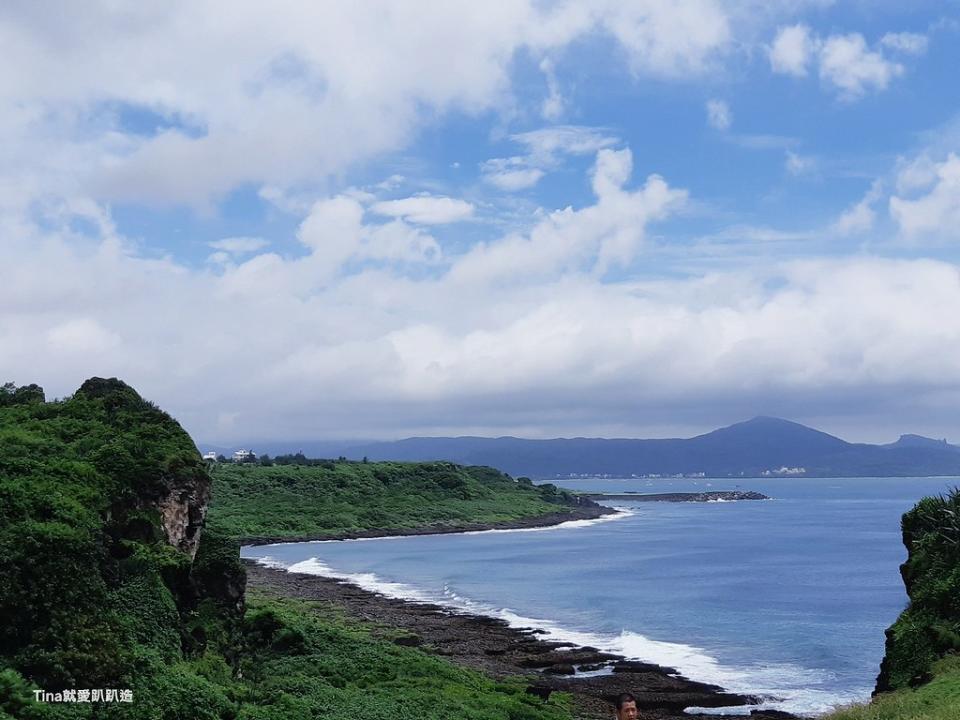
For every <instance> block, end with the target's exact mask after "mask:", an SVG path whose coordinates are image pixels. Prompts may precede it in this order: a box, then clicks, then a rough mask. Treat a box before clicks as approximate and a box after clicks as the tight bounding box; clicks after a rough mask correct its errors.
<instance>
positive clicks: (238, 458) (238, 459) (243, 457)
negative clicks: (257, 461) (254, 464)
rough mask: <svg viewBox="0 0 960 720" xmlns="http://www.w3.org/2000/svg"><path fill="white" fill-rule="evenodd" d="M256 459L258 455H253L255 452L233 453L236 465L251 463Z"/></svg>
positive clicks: (240, 451)
mask: <svg viewBox="0 0 960 720" xmlns="http://www.w3.org/2000/svg"><path fill="white" fill-rule="evenodd" d="M254 458H256V455H254V454H253V450H237V451H236V452H235V453H233V461H234V462H235V463H242V462H249V461H251V460H253V459H254Z"/></svg>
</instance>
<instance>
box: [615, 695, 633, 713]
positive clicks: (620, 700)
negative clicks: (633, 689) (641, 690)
mask: <svg viewBox="0 0 960 720" xmlns="http://www.w3.org/2000/svg"><path fill="white" fill-rule="evenodd" d="M628 702H632V703H633V704H634V705H636V704H637V699H636V698H635V697H634V696H633V695H631V694H630V693H620V695H619V696H618V697H617V710H623V706H624V705H626V704H627V703H628Z"/></svg>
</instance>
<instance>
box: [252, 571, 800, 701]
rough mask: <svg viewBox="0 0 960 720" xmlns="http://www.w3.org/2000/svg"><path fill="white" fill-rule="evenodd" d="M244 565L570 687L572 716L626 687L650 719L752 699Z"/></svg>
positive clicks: (262, 586)
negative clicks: (572, 707)
mask: <svg viewBox="0 0 960 720" xmlns="http://www.w3.org/2000/svg"><path fill="white" fill-rule="evenodd" d="M244 563H245V565H246V568H247V574H248V575H247V582H248V585H249V586H250V587H251V588H256V589H258V590H262V591H266V592H269V593H272V594H277V595H282V596H286V597H294V598H299V599H304V600H314V601H321V602H324V603H330V604H332V605H334V606H336V607H337V608H338V609H339V610H340V611H342V612H344V613H345V614H346V615H348V616H350V617H353V618H356V619H359V620H363V621H366V622H371V623H374V624H376V625H379V626H382V627H385V628H387V629H389V630H394V631H395V630H401V631H404V633H405V634H404V635H403V636H402V637H400V638H399V639H397V640H396V641H395V642H397V643H399V644H404V645H411V646H417V647H422V648H423V649H424V650H426V651H428V652H432V653H435V654H437V655H441V656H444V657H446V658H448V659H449V660H451V661H452V662H455V663H458V664H461V665H465V666H468V667H471V668H474V669H477V670H480V671H482V672H485V673H487V674H489V675H491V676H493V677H497V678H506V677H517V676H522V677H526V678H527V679H528V682H529V686H528V692H530V693H532V694H535V695H538V696H540V697H547V696H549V694H550V693H551V692H554V691H563V692H568V693H571V694H572V696H573V698H574V707H575V711H576V716H577V717H579V718H584V719H587V718H589V719H594V718H597V719H599V718H605V719H609V718H610V717H611V704H610V703H611V702H612V700H613V699H614V698H615V697H616V696H617V695H618V694H620V693H621V692H631V693H633V694H634V695H635V696H636V698H637V704H638V707H639V708H640V710H641V717H642V718H648V719H649V720H654V719H655V720H679V718H687V719H688V720H689V719H690V718H695V717H707V716H698V715H690V714H687V713H685V712H684V709H685V708H687V707H705V708H716V707H726V706H742V705H747V704H752V703H754V702H755V701H756V700H755V699H754V698H750V697H748V696H744V695H737V694H732V693H725V692H723V690H722V689H721V688H719V687H716V686H713V685H707V684H704V683H698V682H694V681H692V680H687V679H686V678H683V677H680V676H678V675H677V674H676V671H675V670H673V669H671V668H664V667H660V666H658V665H652V664H648V663H641V662H632V661H629V660H626V659H624V658H623V657H621V656H617V655H614V654H611V653H605V652H601V651H599V650H597V649H596V648H590V647H577V646H575V645H572V644H567V643H558V642H552V641H547V640H543V639H540V638H539V637H538V636H539V635H540V634H542V631H538V630H536V629H534V628H513V627H510V626H509V625H508V624H507V623H506V622H505V621H503V620H500V619H497V618H492V617H486V616H483V615H472V614H469V613H465V612H459V611H454V610H451V609H450V608H446V607H442V606H439V605H433V604H427V603H416V602H410V601H406V600H398V599H395V598H389V597H385V596H383V595H380V594H378V593H374V592H371V591H368V590H364V589H362V588H359V587H357V586H355V585H352V584H350V583H347V582H344V581H342V580H338V579H334V578H327V577H321V576H317V575H307V574H302V573H290V572H287V571H286V570H283V569H278V568H271V567H267V566H264V565H260V564H257V563H255V562H254V561H251V560H245V561H244ZM709 717H711V718H716V717H725V716H717V715H710V716H709ZM738 717H743V715H742V714H741V715H738ZM750 717H752V718H754V720H773V719H774V718H776V719H777V720H783V719H784V718H792V717H793V716H791V715H789V714H786V713H781V712H777V711H754V712H753V713H752V714H751V716H750Z"/></svg>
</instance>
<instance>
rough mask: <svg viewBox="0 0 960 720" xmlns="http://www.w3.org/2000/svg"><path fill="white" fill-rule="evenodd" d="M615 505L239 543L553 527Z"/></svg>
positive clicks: (246, 539)
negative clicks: (496, 518)
mask: <svg viewBox="0 0 960 720" xmlns="http://www.w3.org/2000/svg"><path fill="white" fill-rule="evenodd" d="M618 512H620V511H618V510H617V509H616V508H612V507H609V506H607V505H598V504H596V503H591V504H589V505H587V504H583V505H578V506H576V507H571V508H570V509H568V510H564V511H557V512H554V513H547V514H546V515H533V516H531V517H525V518H518V519H516V520H503V521H500V522H492V523H457V524H453V525H433V526H426V527H419V528H383V529H375V530H354V531H351V532H346V533H332V534H326V535H323V534H312V535H295V536H289V535H287V536H278V535H253V536H241V537H240V538H239V540H240V544H241V545H273V544H275V543H296V542H313V541H317V540H362V539H369V538H387V537H407V536H415V535H449V534H454V533H468V532H485V531H489V530H527V529H533V528H545V527H553V526H554V525H561V524H563V523H566V522H574V521H577V520H597V519H598V518H601V517H604V516H606V515H614V514H616V513H618Z"/></svg>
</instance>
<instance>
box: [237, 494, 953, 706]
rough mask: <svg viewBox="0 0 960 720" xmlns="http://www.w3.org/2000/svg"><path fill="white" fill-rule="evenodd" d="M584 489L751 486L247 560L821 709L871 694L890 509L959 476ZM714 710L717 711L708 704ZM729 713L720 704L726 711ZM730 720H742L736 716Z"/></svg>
mask: <svg viewBox="0 0 960 720" xmlns="http://www.w3.org/2000/svg"><path fill="white" fill-rule="evenodd" d="M555 484H557V485H560V486H563V487H567V488H572V489H579V490H588V491H593V492H608V493H624V492H632V491H637V492H648V493H653V492H689V491H703V490H734V489H742V490H756V491H758V492H761V493H764V494H765V495H768V496H770V497H771V498H772V499H771V500H768V501H767V500H765V501H739V502H711V503H665V502H656V503H637V502H630V501H626V500H616V501H611V502H610V503H609V504H611V505H614V506H615V507H617V508H619V509H621V510H622V512H621V513H620V514H619V515H617V516H611V517H607V518H601V519H600V520H596V521H580V522H573V523H567V524H564V525H561V526H557V527H554V528H544V529H534V530H509V531H489V532H478V533H465V534H462V535H433V536H419V537H401V538H382V539H372V540H351V541H327V542H311V543H289V544H279V545H267V546H260V547H248V548H244V549H243V551H242V554H243V556H244V557H247V558H256V559H260V560H263V561H266V562H271V563H275V564H278V565H282V566H284V567H288V568H290V569H293V570H296V571H299V572H313V573H317V574H322V575H328V576H336V577H341V578H344V579H347V580H350V581H352V582H355V583H357V584H359V585H360V586H362V587H365V588H368V589H372V590H377V591H379V592H382V593H385V594H388V595H392V596H396V597H402V598H408V599H411V600H422V601H429V602H437V603H442V604H446V605H449V606H453V607H457V608H462V609H464V610H469V611H472V612H478V613H483V614H487V615H492V616H496V617H501V618H504V619H506V620H508V621H509V622H511V623H512V624H515V625H518V626H524V627H531V626H535V627H539V628H542V629H544V630H546V631H547V632H548V634H549V636H550V637H552V638H554V639H561V640H565V641H571V642H575V643H577V644H581V645H591V646H594V647H598V648H601V649H604V650H610V651H612V652H616V653H620V654H622V655H625V656H627V657H630V658H636V659H639V660H644V661H649V662H655V663H659V664H661V665H667V666H670V667H673V668H676V669H677V670H678V671H679V672H680V673H681V674H683V675H685V676H686V677H689V678H690V679H693V680H699V681H704V682H709V683H715V684H717V685H720V686H722V687H724V688H725V689H727V690H730V691H734V692H742V693H748V694H752V695H759V696H762V698H763V702H762V703H761V704H760V705H757V706H754V707H762V708H772V709H780V710H786V711H789V712H794V713H797V714H803V715H816V714H819V713H822V712H825V711H827V710H829V709H831V708H832V707H834V706H836V705H839V704H845V703H849V702H853V701H862V700H866V699H868V698H869V696H870V692H871V690H872V689H873V685H874V681H875V679H876V675H877V672H878V669H879V663H880V660H881V659H882V657H883V644H884V635H883V631H884V629H885V628H886V627H887V626H889V625H890V624H891V623H892V622H893V621H894V620H895V619H896V617H897V614H898V613H899V612H900V611H901V610H902V609H903V607H904V605H905V603H906V601H907V597H906V594H905V593H904V590H903V583H902V582H901V580H900V575H899V569H898V568H899V565H900V563H902V562H903V561H904V559H905V558H906V551H905V549H904V547H903V545H902V543H901V539H900V516H901V515H902V514H903V513H904V512H905V511H906V510H908V509H910V508H911V507H912V506H913V505H914V503H916V501H917V500H919V499H920V498H921V497H923V496H925V495H930V494H937V493H942V492H945V491H946V490H947V489H948V488H950V487H952V486H954V485H960V478H855V479H851V478H843V479H830V478H827V479H820V478H817V479H813V478H772V479H762V480H760V479H737V480H736V481H731V480H729V479H709V478H706V479H705V478H699V479H680V478H677V479H673V478H671V479H655V480H651V479H641V478H603V479H599V478H576V479H569V480H562V481H556V482H555ZM714 712H715V711H714ZM726 712H729V711H726ZM739 712H749V708H743V709H740V711H739Z"/></svg>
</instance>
